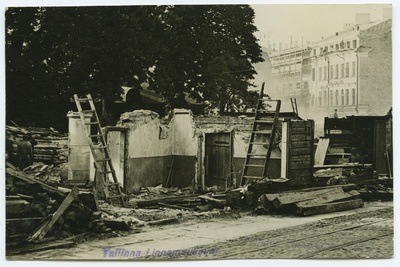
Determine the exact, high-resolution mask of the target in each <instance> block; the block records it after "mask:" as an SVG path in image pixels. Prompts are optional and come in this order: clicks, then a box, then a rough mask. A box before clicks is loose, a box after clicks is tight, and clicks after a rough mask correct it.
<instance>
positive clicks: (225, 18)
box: [152, 5, 263, 110]
mask: <svg viewBox="0 0 400 267" xmlns="http://www.w3.org/2000/svg"><path fill="white" fill-rule="evenodd" d="M164 13H165V15H164V18H163V20H164V21H165V24H166V30H165V31H164V35H163V40H164V42H163V44H162V47H161V48H160V50H159V51H161V52H162V53H161V54H160V59H159V60H158V61H157V64H156V68H155V72H154V76H152V78H153V80H152V82H153V84H152V85H153V87H155V88H156V89H157V90H158V91H160V92H162V93H163V94H164V95H166V96H167V98H168V99H172V98H179V96H180V95H182V94H183V93H188V94H190V95H191V96H192V97H194V98H198V99H207V100H212V103H213V105H214V106H215V107H218V108H221V110H226V109H228V108H229V106H231V107H232V103H231V102H232V101H235V100H234V99H235V98H236V99H237V98H240V99H247V100H248V98H249V94H250V95H252V94H251V93H249V92H248V91H247V90H248V88H249V87H250V86H252V84H251V83H250V81H251V79H253V78H254V74H256V72H255V70H254V68H253V64H254V63H257V62H262V61H263V59H262V57H261V48H260V46H259V45H258V44H257V40H256V38H255V36H254V34H253V33H254V32H255V31H256V30H257V29H256V27H255V26H254V24H253V20H254V11H253V9H252V8H251V7H249V6H247V5H202V6H168V7H165V12H164ZM250 98H251V97H250Z"/></svg>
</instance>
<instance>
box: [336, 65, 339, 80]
mask: <svg viewBox="0 0 400 267" xmlns="http://www.w3.org/2000/svg"><path fill="white" fill-rule="evenodd" d="M337 78H339V65H338V64H336V66H335V79H337Z"/></svg>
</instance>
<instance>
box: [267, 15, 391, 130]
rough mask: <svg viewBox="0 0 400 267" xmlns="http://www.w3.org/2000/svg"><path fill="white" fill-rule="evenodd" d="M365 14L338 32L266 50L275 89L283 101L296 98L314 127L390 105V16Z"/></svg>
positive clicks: (383, 109) (384, 109) (380, 112)
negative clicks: (327, 120) (304, 44)
mask: <svg viewBox="0 0 400 267" xmlns="http://www.w3.org/2000/svg"><path fill="white" fill-rule="evenodd" d="M389 15H390V14H389ZM369 18H370V17H369V14H364V13H362V14H356V21H355V22H356V23H355V24H352V23H345V24H344V25H343V31H341V32H336V33H334V34H333V35H331V36H329V37H327V38H323V39H322V40H320V41H318V42H316V43H314V44H312V45H309V46H307V47H292V48H290V49H285V50H280V51H274V52H271V53H270V58H271V64H272V77H273V81H272V82H273V88H274V91H275V93H276V94H277V95H278V97H280V98H281V99H282V101H283V103H286V105H290V101H289V98H290V97H295V98H296V99H297V102H298V104H299V112H300V114H301V115H302V116H303V117H308V118H312V119H314V120H315V121H316V129H318V130H322V123H323V118H324V117H334V116H336V114H337V116H338V117H344V116H348V115H385V114H386V113H387V112H388V111H389V109H390V107H391V106H392V59H391V58H392V38H391V28H392V20H391V18H390V16H388V14H387V12H384V16H383V19H384V20H383V21H374V22H371V21H370V19H369ZM335 113H336V114H335Z"/></svg>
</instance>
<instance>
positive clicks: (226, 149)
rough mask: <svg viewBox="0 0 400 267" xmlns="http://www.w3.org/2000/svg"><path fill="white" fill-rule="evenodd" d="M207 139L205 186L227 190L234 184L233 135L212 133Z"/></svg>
mask: <svg viewBox="0 0 400 267" xmlns="http://www.w3.org/2000/svg"><path fill="white" fill-rule="evenodd" d="M205 139H206V143H205V174H206V175H205V184H206V186H214V185H217V186H222V187H223V188H225V187H226V186H229V185H231V183H232V177H231V176H232V175H231V173H232V154H233V149H232V144H233V142H232V133H231V132H230V133H210V134H206V138H205Z"/></svg>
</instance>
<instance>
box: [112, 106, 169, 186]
mask: <svg viewBox="0 0 400 267" xmlns="http://www.w3.org/2000/svg"><path fill="white" fill-rule="evenodd" d="M117 126H123V127H128V128H129V129H128V131H127V138H126V140H127V144H126V145H127V150H126V169H125V171H126V175H125V177H126V178H125V179H126V180H125V183H124V184H125V191H126V192H127V193H133V192H136V191H138V190H139V189H140V187H141V186H155V185H157V184H161V183H162V184H164V183H165V181H166V178H167V175H168V167H169V165H170V163H171V154H172V146H171V142H170V137H169V132H167V133H162V134H163V136H166V138H160V134H161V121H160V118H159V116H158V114H157V113H155V112H152V111H149V110H136V111H133V112H127V113H124V114H122V115H121V118H120V121H119V122H118V124H117ZM165 130H166V131H167V129H165Z"/></svg>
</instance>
